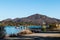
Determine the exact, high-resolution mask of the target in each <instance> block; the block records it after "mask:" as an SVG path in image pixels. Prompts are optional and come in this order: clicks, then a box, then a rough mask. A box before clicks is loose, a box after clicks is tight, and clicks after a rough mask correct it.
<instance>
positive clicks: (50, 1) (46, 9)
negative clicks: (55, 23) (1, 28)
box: [0, 0, 60, 20]
mask: <svg viewBox="0 0 60 40" xmlns="http://www.w3.org/2000/svg"><path fill="white" fill-rule="evenodd" d="M36 13H39V14H43V15H47V16H49V17H55V18H58V19H60V0H0V20H4V19H7V18H16V17H19V18H21V17H27V16H29V15H32V14H36Z"/></svg>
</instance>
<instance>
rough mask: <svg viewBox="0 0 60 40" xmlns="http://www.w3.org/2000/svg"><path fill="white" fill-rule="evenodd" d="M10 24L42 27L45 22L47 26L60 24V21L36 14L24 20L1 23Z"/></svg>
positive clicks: (10, 20) (3, 21)
mask: <svg viewBox="0 0 60 40" xmlns="http://www.w3.org/2000/svg"><path fill="white" fill-rule="evenodd" d="M8 22H9V23H11V22H15V23H27V24H29V23H30V24H35V25H41V24H42V23H43V22H45V23H46V24H52V23H60V19H56V18H51V17H48V16H45V15H41V14H34V15H31V16H28V17H24V18H15V19H6V20H2V21H1V23H8Z"/></svg>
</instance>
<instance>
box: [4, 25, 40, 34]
mask: <svg viewBox="0 0 60 40" xmlns="http://www.w3.org/2000/svg"><path fill="white" fill-rule="evenodd" d="M27 28H29V29H31V28H41V26H28V27H27ZM4 29H5V33H6V34H17V33H19V32H21V31H22V30H25V29H26V27H25V26H19V27H16V26H5V28H4Z"/></svg>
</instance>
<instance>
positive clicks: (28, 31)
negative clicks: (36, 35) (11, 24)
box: [18, 30, 33, 35]
mask: <svg viewBox="0 0 60 40" xmlns="http://www.w3.org/2000/svg"><path fill="white" fill-rule="evenodd" d="M32 33H33V32H32V31H30V30H23V31H22V32H20V33H18V35H24V34H32Z"/></svg>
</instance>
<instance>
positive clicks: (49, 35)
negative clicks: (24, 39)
mask: <svg viewBox="0 0 60 40" xmlns="http://www.w3.org/2000/svg"><path fill="white" fill-rule="evenodd" d="M22 36H37V37H60V33H33V34H25V35H22Z"/></svg>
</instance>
